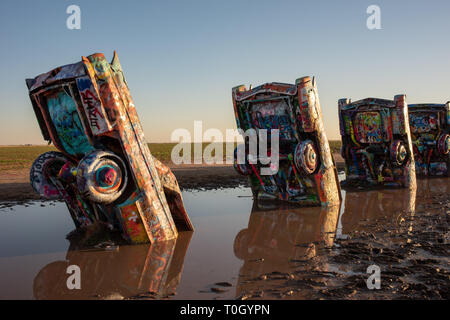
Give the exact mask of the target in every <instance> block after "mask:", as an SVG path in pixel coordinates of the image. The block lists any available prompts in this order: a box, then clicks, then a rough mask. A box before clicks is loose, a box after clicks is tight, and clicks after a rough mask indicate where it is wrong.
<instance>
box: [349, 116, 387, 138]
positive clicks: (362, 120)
mask: <svg viewBox="0 0 450 320" xmlns="http://www.w3.org/2000/svg"><path fill="white" fill-rule="evenodd" d="M355 136H356V140H358V141H359V142H360V143H380V142H382V141H383V134H382V127H381V117H380V113H378V112H363V113H358V114H357V115H356V118H355Z"/></svg>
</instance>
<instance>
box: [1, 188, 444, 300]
mask: <svg viewBox="0 0 450 320" xmlns="http://www.w3.org/2000/svg"><path fill="white" fill-rule="evenodd" d="M449 189H450V183H449V180H447V179H433V180H429V181H428V180H422V181H419V185H418V189H417V191H416V190H413V191H409V190H398V189H397V190H379V191H368V192H343V203H342V205H341V206H340V207H332V208H328V209H325V208H295V207H279V206H278V205H274V204H270V203H253V200H252V198H251V197H250V196H251V191H250V189H248V188H234V189H222V190H208V191H185V192H184V193H183V196H184V199H185V205H186V208H187V210H188V212H189V215H190V217H191V219H192V222H193V224H194V226H195V229H196V230H195V232H193V233H183V234H181V235H180V237H179V238H178V239H177V240H176V241H169V242H164V243H160V244H157V245H154V246H150V245H139V246H120V247H117V248H115V247H112V248H110V249H109V250H83V251H80V250H75V249H73V248H74V247H75V246H76V244H74V243H72V244H71V243H70V242H69V241H68V240H66V238H65V235H66V234H67V233H68V232H70V231H71V230H72V229H73V224H72V221H71V220H70V217H69V214H68V212H67V209H66V208H65V205H64V204H63V203H60V202H52V203H50V202H45V203H39V202H36V203H32V204H27V205H26V206H25V205H17V206H13V207H11V208H2V209H0V299H59V298H62V299H73V298H76V299H80V298H81V299H105V298H111V299H115V298H118V299H120V298H131V297H132V298H171V299H213V298H218V299H235V298H243V299H245V298H265V299H272V298H275V299H276V298H293V299H311V298H358V297H361V298H367V297H369V298H370V297H371V296H370V295H372V296H373V295H374V293H373V291H368V289H367V288H366V284H365V279H366V278H367V277H368V275H367V274H366V273H365V272H366V268H367V266H368V265H370V264H374V263H375V264H377V265H379V266H380V268H381V270H382V277H383V272H386V273H387V275H385V276H384V278H382V279H383V281H384V282H382V289H381V290H379V291H378V292H377V295H378V296H377V297H380V298H389V297H392V296H393V297H394V298H398V297H402V295H406V296H409V297H413V298H414V297H416V298H417V297H421V295H426V296H428V297H432V298H445V294H447V295H448V293H446V291H445V287H447V288H448V287H449V284H450V282H449V280H448V279H449V278H448V275H449V264H448V262H449V260H448V241H449V239H448V221H447V216H448V210H449V208H448V195H447V194H448V192H449V191H450V190H449ZM70 265H76V266H78V267H79V268H80V272H81V289H79V290H77V289H74V290H69V289H68V288H67V279H68V277H69V274H67V273H66V271H67V268H68V267H69V266H70ZM392 270H394V271H395V272H397V273H395V272H394V273H393V272H392ZM407 270H413V271H414V272H409V273H408V272H407ZM436 270H438V271H436ZM427 277H428V278H427ZM384 279H385V280H386V281H385V280H384ZM427 279H428V280H429V279H432V280H433V281H434V282H433V281H432V282H431V284H430V281H428V283H427ZM420 285H423V286H422V287H420ZM442 287H443V288H444V289H442ZM405 288H406V289H405ZM447 290H448V289H447ZM175 293H176V294H175ZM433 294H434V295H435V296H433ZM417 295H418V296H417ZM447 298H448V296H447Z"/></svg>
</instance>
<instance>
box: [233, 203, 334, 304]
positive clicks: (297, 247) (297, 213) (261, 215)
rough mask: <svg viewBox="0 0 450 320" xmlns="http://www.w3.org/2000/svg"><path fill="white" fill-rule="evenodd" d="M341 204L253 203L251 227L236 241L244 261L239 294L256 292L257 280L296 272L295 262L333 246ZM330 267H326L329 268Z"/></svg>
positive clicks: (235, 246)
mask: <svg viewBox="0 0 450 320" xmlns="http://www.w3.org/2000/svg"><path fill="white" fill-rule="evenodd" d="M339 209H340V206H331V207H320V208H317V207H304V208H298V207H297V208H295V207H284V208H280V207H275V206H268V205H267V204H261V203H259V202H258V201H255V202H254V203H253V208H252V212H251V215H250V219H249V222H248V227H247V228H246V229H243V230H241V231H240V232H239V233H238V234H237V235H236V238H235V240H234V254H235V256H236V257H237V258H238V259H241V260H243V261H244V263H243V266H242V267H241V269H240V272H239V274H240V275H241V276H240V277H239V280H238V284H237V292H236V296H240V295H241V294H243V293H245V292H247V291H252V290H254V289H255V288H254V287H252V286H254V285H255V283H254V282H248V281H247V280H249V279H255V278H257V277H259V276H261V275H264V274H270V273H272V272H286V273H288V272H292V270H293V269H292V268H293V267H295V263H296V262H299V261H305V260H306V261H307V260H309V259H311V258H313V257H315V256H316V255H317V253H318V250H320V248H321V247H330V246H332V245H333V242H334V238H335V232H336V227H337V222H338V216H339ZM325 268H326V267H325Z"/></svg>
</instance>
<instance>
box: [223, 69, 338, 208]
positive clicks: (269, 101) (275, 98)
mask: <svg viewBox="0 0 450 320" xmlns="http://www.w3.org/2000/svg"><path fill="white" fill-rule="evenodd" d="M232 97H233V106H234V112H235V117H236V122H237V127H238V129H240V130H241V133H242V134H243V135H244V137H245V136H247V137H249V139H245V140H246V141H245V144H242V145H240V146H238V148H236V150H235V156H234V167H235V169H236V171H237V172H238V173H240V174H242V175H247V176H248V177H249V180H250V184H251V188H252V192H253V195H254V197H255V198H256V199H259V200H275V199H276V200H283V201H288V202H292V203H297V204H299V205H307V206H320V205H322V206H326V205H337V204H339V203H340V186H339V182H338V178H337V171H336V166H335V164H334V160H333V157H332V155H331V151H330V147H329V144H328V140H327V137H326V134H325V130H324V127H323V123H322V112H321V109H320V103H319V97H318V93H317V88H316V85H315V81H314V79H311V78H310V77H303V78H300V79H297V81H296V83H295V85H293V84H284V83H266V84H263V85H261V86H258V87H256V88H254V89H251V88H250V89H249V90H247V89H246V87H245V86H237V87H234V88H233V89H232ZM244 131H245V132H244ZM251 132H254V133H255V134H254V137H255V138H256V139H251V137H250V135H249V133H251ZM263 132H264V134H265V135H264V134H261V133H263ZM262 137H265V138H264V139H262ZM274 137H275V139H273V138H274ZM251 140H252V141H253V142H254V141H257V142H259V155H260V156H259V157H256V156H255V154H254V152H252V141H251ZM263 140H266V142H267V144H266V145H264V143H263V145H261V142H264V141H263ZM274 143H276V147H275V145H274ZM240 147H245V151H243V150H242V149H243V148H240ZM253 147H254V145H253ZM255 149H256V148H253V150H255ZM274 154H276V157H275V160H276V162H277V163H273V162H272V161H271V163H270V164H269V168H268V167H267V166H268V161H266V160H267V159H268V158H270V159H274V158H273V156H274ZM267 169H270V170H267Z"/></svg>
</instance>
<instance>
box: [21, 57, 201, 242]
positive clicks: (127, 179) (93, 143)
mask: <svg viewBox="0 0 450 320" xmlns="http://www.w3.org/2000/svg"><path fill="white" fill-rule="evenodd" d="M26 83H27V86H28V90H29V95H30V99H31V102H32V105H33V109H34V112H35V114H36V117H37V120H38V123H39V126H40V129H41V132H42V135H43V137H44V139H45V140H47V141H49V143H50V142H51V143H53V144H54V145H55V146H56V148H57V149H58V150H59V152H46V153H44V154H42V155H40V156H39V157H38V158H37V159H36V160H35V162H34V163H33V165H32V167H31V172H30V180H31V185H32V187H33V188H34V190H35V191H36V192H37V193H39V194H40V195H41V196H42V197H43V198H45V199H63V200H64V201H65V202H66V204H67V207H68V209H69V212H70V215H71V217H72V219H73V221H74V223H75V225H76V227H77V228H83V227H87V226H89V225H91V224H93V223H95V222H103V223H106V224H107V225H108V226H109V227H110V229H113V230H119V231H121V232H122V233H123V235H124V237H125V238H126V239H127V240H128V241H129V242H131V243H147V242H151V243H153V242H155V241H158V240H170V239H174V238H176V237H177V235H178V229H177V228H179V229H182V230H192V229H193V228H192V224H191V222H190V220H189V217H188V215H187V213H186V210H185V209H184V206H183V200H182V197H181V192H180V189H179V186H178V183H177V180H176V178H175V176H174V175H173V173H172V172H171V171H170V169H169V168H168V167H167V166H165V165H164V164H162V163H161V162H159V161H158V160H157V159H155V158H154V157H153V156H152V155H151V153H150V150H149V148H148V146H147V143H146V141H145V139H144V134H143V129H142V127H141V124H140V121H139V118H138V115H137V112H136V109H135V106H134V104H133V100H132V98H131V95H130V92H129V89H128V86H127V83H126V81H125V78H124V75H123V71H122V67H121V65H120V62H119V59H118V56H117V54H116V52H114V57H113V59H112V62H111V63H108V62H107V61H106V59H105V56H104V55H103V54H100V53H96V54H93V55H90V56H88V57H83V58H82V61H81V62H78V63H74V64H70V65H65V66H62V67H58V68H56V69H53V70H52V71H50V72H47V73H44V74H41V75H39V76H37V77H36V78H34V79H27V80H26Z"/></svg>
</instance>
